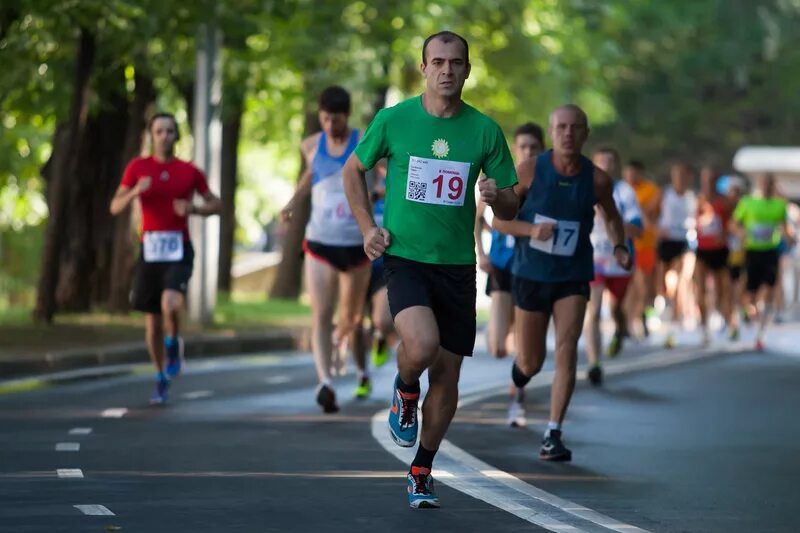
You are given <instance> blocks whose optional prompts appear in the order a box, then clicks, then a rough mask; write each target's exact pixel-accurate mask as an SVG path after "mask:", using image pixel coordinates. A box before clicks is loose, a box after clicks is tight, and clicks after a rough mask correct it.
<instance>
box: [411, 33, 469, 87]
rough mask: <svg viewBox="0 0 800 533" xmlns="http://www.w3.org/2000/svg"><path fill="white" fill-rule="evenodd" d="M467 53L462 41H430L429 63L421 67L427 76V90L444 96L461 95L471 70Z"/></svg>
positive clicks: (427, 57)
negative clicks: (466, 56)
mask: <svg viewBox="0 0 800 533" xmlns="http://www.w3.org/2000/svg"><path fill="white" fill-rule="evenodd" d="M465 55H466V50H464V45H463V44H462V43H461V41H458V40H453V41H450V42H447V43H446V42H444V41H442V40H441V39H434V40H432V41H430V42H429V43H428V48H427V50H426V51H425V57H426V59H427V64H425V63H423V64H422V65H420V67H419V68H420V70H421V71H422V75H423V76H424V77H425V86H426V88H427V92H430V93H433V94H435V95H437V96H441V97H444V98H450V97H455V96H461V90H462V89H463V88H464V82H465V81H466V79H467V78H468V77H469V72H470V65H469V63H467V60H466V58H465V57H464V56H465Z"/></svg>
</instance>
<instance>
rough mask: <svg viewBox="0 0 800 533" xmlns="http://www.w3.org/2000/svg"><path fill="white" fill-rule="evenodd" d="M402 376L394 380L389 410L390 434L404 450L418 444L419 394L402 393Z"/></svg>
mask: <svg viewBox="0 0 800 533" xmlns="http://www.w3.org/2000/svg"><path fill="white" fill-rule="evenodd" d="M399 383H400V375H399V374H398V375H397V377H396V378H395V379H394V394H393V396H392V408H391V409H389V434H390V435H391V436H392V440H394V442H395V444H397V445H398V446H402V447H403V448H411V447H412V446H414V445H415V444H416V443H417V430H418V429H419V424H418V423H417V404H418V403H419V392H416V393H410V392H402V391H401V390H400V389H399V388H398V387H397V385H398V384H399Z"/></svg>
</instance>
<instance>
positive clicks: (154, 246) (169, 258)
mask: <svg viewBox="0 0 800 533" xmlns="http://www.w3.org/2000/svg"><path fill="white" fill-rule="evenodd" d="M143 244H144V261H145V263H175V262H178V261H181V260H182V259H183V232H181V231H146V232H145V233H144V241H143Z"/></svg>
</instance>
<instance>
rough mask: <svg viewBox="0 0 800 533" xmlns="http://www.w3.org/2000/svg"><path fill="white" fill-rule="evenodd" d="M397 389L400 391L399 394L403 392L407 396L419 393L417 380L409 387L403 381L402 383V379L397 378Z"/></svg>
mask: <svg viewBox="0 0 800 533" xmlns="http://www.w3.org/2000/svg"><path fill="white" fill-rule="evenodd" d="M397 388H398V389H400V392H405V393H407V394H417V393H419V380H417V381H416V382H415V383H414V384H413V385H409V384H407V383H406V382H405V381H403V378H399V379H398V380H397Z"/></svg>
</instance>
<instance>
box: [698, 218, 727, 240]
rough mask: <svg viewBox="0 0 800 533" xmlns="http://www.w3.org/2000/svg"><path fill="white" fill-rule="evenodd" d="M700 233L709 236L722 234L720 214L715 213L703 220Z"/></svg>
mask: <svg viewBox="0 0 800 533" xmlns="http://www.w3.org/2000/svg"><path fill="white" fill-rule="evenodd" d="M700 234H701V235H706V236H708V237H720V236H722V219H721V218H720V217H719V215H714V216H713V217H710V218H709V219H708V220H705V218H704V219H703V222H701V223H700Z"/></svg>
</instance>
